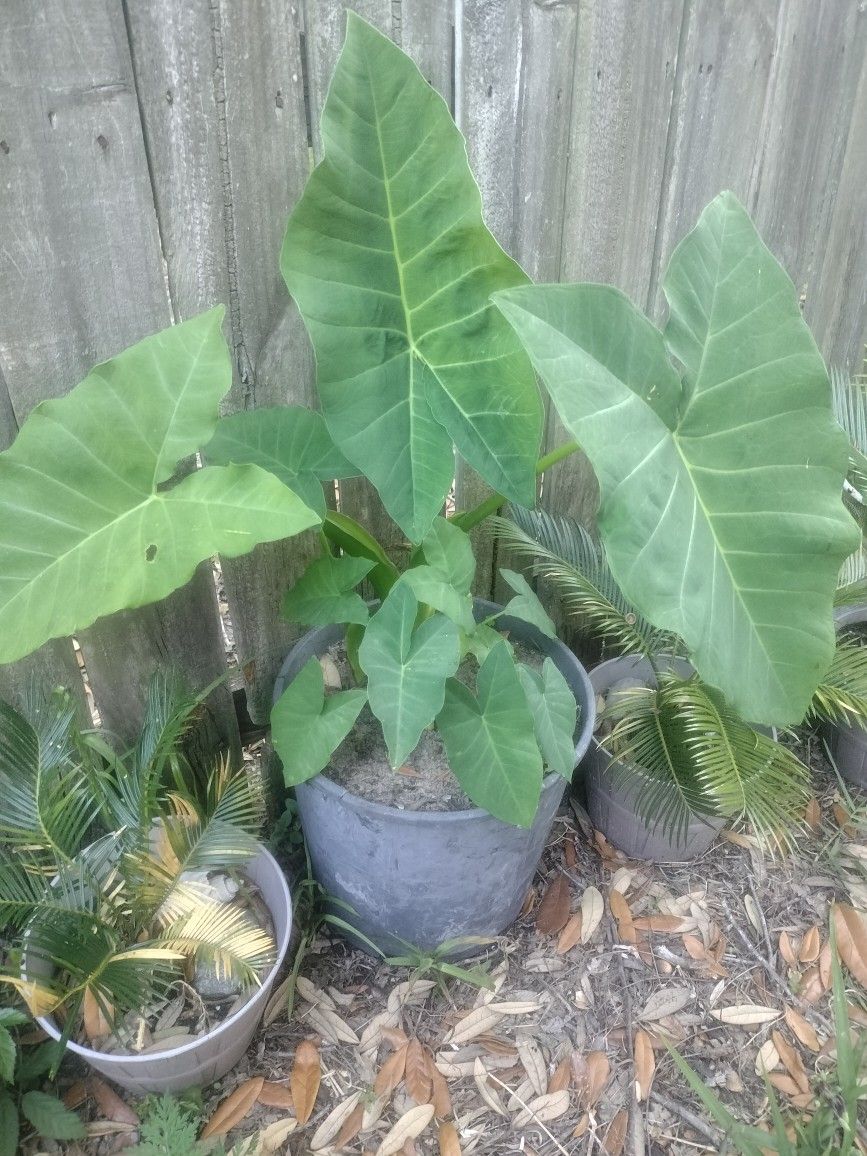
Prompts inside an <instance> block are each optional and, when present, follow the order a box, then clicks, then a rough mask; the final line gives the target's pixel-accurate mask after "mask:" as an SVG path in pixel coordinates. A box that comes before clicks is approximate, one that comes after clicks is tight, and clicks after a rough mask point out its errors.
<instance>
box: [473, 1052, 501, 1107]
mask: <svg viewBox="0 0 867 1156" xmlns="http://www.w3.org/2000/svg"><path fill="white" fill-rule="evenodd" d="M473 1079H474V1080H475V1083H476V1087H477V1088H478V1090H479V1095H480V1096H481V1097H482V1099H483V1100H484V1102H485V1103H486V1104H487V1105H488V1107H489V1108H490V1109H491V1111H492V1112H496V1113H497V1115H498V1116H508V1114H509V1113H508V1112H507V1111H506V1109H505V1108H504V1107H503V1103H502V1101H501V1099H500V1097H499V1096H498V1095H497V1093H496V1092H495V1091H494V1089H493V1088H491V1087H490V1086H489V1084H488V1069H487V1068H486V1067H485V1065H484V1064H483V1063H482V1061H481V1060H480V1059H476V1060H474V1061H473Z"/></svg>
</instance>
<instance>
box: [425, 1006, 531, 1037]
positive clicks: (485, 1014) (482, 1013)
mask: <svg viewBox="0 0 867 1156" xmlns="http://www.w3.org/2000/svg"><path fill="white" fill-rule="evenodd" d="M503 1014H504V1013H503V1012H501V1011H500V1010H499V1009H498V1008H497V1007H495V1006H494V1005H493V1004H487V1005H486V1006H484V1007H477V1008H475V1009H474V1010H473V1011H471V1012H468V1013H467V1015H465V1016H463V1017H462V1018H461V1019H459V1020H458V1022H457V1023H456V1024H455V1026H454V1027H453V1028H452V1030H451V1031H450V1032H449V1033H448V1034H447V1035H446V1036H445V1039H444V1043H451V1044H464V1043H466V1042H467V1041H468V1040H474V1039H475V1038H476V1036H481V1035H484V1033H485V1032H489V1031H490V1030H491V1029H492V1028H493V1027H495V1026H496V1025H497V1024H498V1023H499V1022H500V1020H501V1019H502V1018H503ZM521 1014H523V1013H521Z"/></svg>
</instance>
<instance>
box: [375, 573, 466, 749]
mask: <svg viewBox="0 0 867 1156" xmlns="http://www.w3.org/2000/svg"><path fill="white" fill-rule="evenodd" d="M417 613H418V599H417V598H416V596H415V594H413V592H412V590H410V588H409V587H408V586H407V585H406V584H405V583H404V582H398V583H397V584H396V585H395V586H394V587H393V588H392V589H391V591H390V592H389V595H388V597H387V598H386V599H385V601H384V602H383V604H382V606H380V608H379V610H377V612H376V614H374V616H373V617H372V618H371V620H370V623H369V625H368V627H367V629H366V630H365V632H364V640H363V641H362V643H361V646H360V647H359V648H358V660H359V662H360V664H361V669H362V670H363V671H364V673H365V674H366V675H367V697H368V700H369V702H370V709H371V710H372V711H373V713H374V714H375V715H376V717H377V718H378V719H379V721H380V722H381V723H382V733H383V735H384V736H385V742H386V746H387V747H388V757H389V761H390V762H391V765H392V766H393V767H399V766H400V765H401V763H403V762H405V760H406V758H407V756H408V755H409V754H410V753H411V752H412V751H413V750H414V749H415V747H416V745H417V743H418V740H419V738H420V736H421V732H422V731H423V730H424V729H425V727H426V726H429V725H430V724H431V723H432V722H433V720H434V719H435V718H436V716H437V714H438V713H439V711H440V709H441V707H442V705H443V696H444V694H445V686H446V679H447V678H448V676H449V675H450V674H454V672H455V671H456V670H457V668H458V663H459V662H460V639H459V636H458V629H457V627H456V626H455V624H454V623H453V622H451V621H449V619H448V618H445V617H443V615H442V614H434V615H433V617H431V618H428V619H427V620H426V621H425V622H423V623H422V624H421V625H420V626H419V627H418V628H417V629H416V628H415V620H416V614H417Z"/></svg>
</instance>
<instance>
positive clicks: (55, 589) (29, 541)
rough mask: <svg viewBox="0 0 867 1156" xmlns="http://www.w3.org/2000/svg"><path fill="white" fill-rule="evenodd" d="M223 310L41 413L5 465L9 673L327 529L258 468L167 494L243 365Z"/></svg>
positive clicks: (142, 349) (235, 470) (208, 477)
mask: <svg viewBox="0 0 867 1156" xmlns="http://www.w3.org/2000/svg"><path fill="white" fill-rule="evenodd" d="M222 316H223V310H222V308H218V309H212V310H211V311H210V312H209V313H205V314H202V316H200V317H196V318H193V319H192V320H191V321H186V322H184V323H183V324H182V325H176V326H174V327H172V328H170V329H166V330H164V331H163V332H162V333H157V334H156V335H155V336H153V337H148V338H145V339H144V341H140V342H139V343H138V344H137V345H134V346H133V347H132V348H131V349H127V350H126V351H125V352H124V353H121V354H119V355H118V356H117V357H115V358H113V359H112V360H111V361H107V362H105V363H104V364H102V365H98V366H97V367H96V368H95V369H94V370H93V371H92V372H91V373H90V374H89V375H88V377H87V378H86V379H85V380H84V381H83V382H82V383H81V384H80V385H78V386H77V387H76V388H75V389H74V390H73V391H72V392H71V393H70V394H68V395H67V396H66V397H63V398H60V399H59V400H56V401H47V402H43V403H42V404H41V405H38V406H37V407H36V409H35V410H34V411H33V413H32V414H31V415H30V417H29V418H28V419H27V421H26V422H25V423H24V425H23V426H22V428H21V431H20V433H19V434H18V437H17V439H16V440H15V442H14V443H13V445H12V447H11V448H10V449H8V450H7V451H6V452H5V453H3V454H0V510H2V517H0V662H12V661H14V660H15V659H17V658H20V657H22V655H25V654H28V653H30V652H31V651H32V650H35V649H36V648H37V647H38V646H40V645H41V644H42V643H43V642H46V641H47V640H48V639H49V638H55V637H58V636H61V635H64V634H69V633H71V632H72V631H74V630H80V629H83V628H84V627H85V626H89V625H90V624H91V623H92V622H93V621H94V620H95V619H96V618H98V617H100V616H101V615H103V614H111V613H113V612H114V611H116V610H121V609H124V608H127V607H135V606H143V605H145V604H146V603H148V602H155V601H157V600H158V599H160V598H163V597H165V595H167V594H169V593H171V591H173V590H175V589H177V587H178V586H181V585H183V584H184V583H185V582H186V581H188V579H190V578H191V577H192V575H193V572H194V570H195V568H196V566H197V565H198V563H199V562H201V561H202V560H203V559H205V558H208V557H210V556H211V555H213V554H217V553H221V554H224V555H226V556H228V557H235V556H236V555H238V554H243V553H246V552H247V551H248V550H251V549H252V548H253V546H255V545H257V544H258V543H259V542H267V541H273V540H275V539H278V538H285V537H288V536H291V535H292V534H297V533H299V532H300V531H301V530H304V529H307V528H308V527H310V526H313V525H315V524H316V523H317V522H318V521H319V519H318V517H317V516H316V514H315V513H314V512H313V511H312V510H310V509H308V508H307V506H305V505H304V504H303V502H302V501H301V500H300V499H299V498H298V497H297V495H295V494H293V493H292V491H291V490H288V489H287V488H286V487H285V486H284V485H283V484H282V483H281V482H279V481H278V480H277V478H275V477H274V476H273V475H272V474H269V473H267V472H266V471H265V470H261V469H259V467H258V466H254V465H241V466H228V467H222V466H209V467H207V468H206V469H203V470H195V471H194V472H193V473H191V474H189V475H188V476H187V477H185V478H183V480H182V481H180V482H179V483H178V484H177V485H175V486H173V487H171V488H168V489H167V488H165V484H166V483H167V482H168V481H169V480H170V479H171V477H172V474H173V473H174V471H175V470H176V468H177V466H178V463H179V462H180V461H182V460H183V459H184V458H187V457H189V455H191V454H193V453H195V452H196V450H197V449H198V448H199V447H200V446H201V445H202V444H204V443H205V442H207V441H208V439H209V438H210V436H211V434H212V433H213V430H214V427H215V425H216V422H217V416H218V406H219V401H220V398H221V397H222V396H223V394H224V393H225V392H226V391H227V390H228V388H229V386H230V384H231V378H232V374H231V364H230V360H229V354H228V350H227V349H226V343H225V341H224V340H223V338H222V335H221V333H220V323H221V321H222Z"/></svg>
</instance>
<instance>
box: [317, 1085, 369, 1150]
mask: <svg viewBox="0 0 867 1156" xmlns="http://www.w3.org/2000/svg"><path fill="white" fill-rule="evenodd" d="M360 1098H361V1092H354V1093H353V1094H352V1095H351V1096H348V1097H347V1098H346V1099H345V1100H342V1101H341V1102H340V1103H339V1104H338V1105H337V1107H336V1108H332V1109H331V1111H330V1112H329V1113H328V1115H327V1116H326V1117H325V1119H324V1120H323V1121H322V1123H321V1124H320V1125H319V1127H318V1128H317V1129H316V1131H315V1132H314V1133H313V1136H312V1138H311V1140H310V1147H311V1149H312V1150H313V1151H314V1152H316V1151H318V1149H320V1148H325V1147H327V1146H328V1145H329V1144H330V1143H331V1141H332V1140H334V1139H335V1137H336V1136H337V1134H338V1133H339V1132H340V1130H341V1128H342V1127H343V1125H344V1124H345V1123H346V1121H347V1120H348V1119H349V1117H350V1116H351V1115H352V1113H353V1112H354V1111H355V1110H356V1108H357V1107H358V1101H359V1099H360ZM358 1124H359V1127H360V1126H361V1113H360V1114H359V1120H358Z"/></svg>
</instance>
